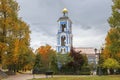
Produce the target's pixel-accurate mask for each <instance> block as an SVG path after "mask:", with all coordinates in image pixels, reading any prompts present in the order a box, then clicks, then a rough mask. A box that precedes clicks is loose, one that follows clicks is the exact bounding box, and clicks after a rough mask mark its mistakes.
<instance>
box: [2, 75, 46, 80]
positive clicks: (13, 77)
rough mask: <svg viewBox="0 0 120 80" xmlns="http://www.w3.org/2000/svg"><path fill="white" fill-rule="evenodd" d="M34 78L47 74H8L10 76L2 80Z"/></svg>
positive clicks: (43, 76)
mask: <svg viewBox="0 0 120 80" xmlns="http://www.w3.org/2000/svg"><path fill="white" fill-rule="evenodd" d="M32 78H46V76H45V75H34V76H33V75H32V74H17V75H13V76H8V78H6V79H2V80H28V79H32Z"/></svg>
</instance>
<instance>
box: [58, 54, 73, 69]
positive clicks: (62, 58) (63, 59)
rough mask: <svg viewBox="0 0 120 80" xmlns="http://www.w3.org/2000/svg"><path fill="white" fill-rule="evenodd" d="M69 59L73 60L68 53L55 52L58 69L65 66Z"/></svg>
mask: <svg viewBox="0 0 120 80" xmlns="http://www.w3.org/2000/svg"><path fill="white" fill-rule="evenodd" d="M71 61H73V59H72V57H71V56H70V53H64V54H61V53H57V62H58V68H59V69H61V68H62V67H65V66H66V65H67V64H68V63H69V62H71Z"/></svg>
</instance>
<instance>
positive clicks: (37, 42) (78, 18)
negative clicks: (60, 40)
mask: <svg viewBox="0 0 120 80" xmlns="http://www.w3.org/2000/svg"><path fill="white" fill-rule="evenodd" d="M17 2H18V4H19V6H20V11H19V17H22V19H23V20H24V21H25V22H26V23H27V24H28V25H29V26H30V30H31V34H30V36H31V47H32V48H33V49H34V50H35V49H37V48H38V47H40V46H42V45H46V44H49V45H51V46H52V47H53V48H56V34H57V31H58V23H57V20H58V19H59V17H61V16H62V15H63V14H62V9H63V8H67V9H68V16H69V18H70V19H71V20H72V22H73V24H72V31H73V47H93V48H100V47H102V46H103V44H104V43H105V37H106V35H107V32H108V30H109V24H108V22H107V20H108V18H109V17H110V16H111V5H112V0H17Z"/></svg>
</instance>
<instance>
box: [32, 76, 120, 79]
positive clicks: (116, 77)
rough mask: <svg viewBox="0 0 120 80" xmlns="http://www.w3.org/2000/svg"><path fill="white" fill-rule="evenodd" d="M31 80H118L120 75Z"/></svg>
mask: <svg viewBox="0 0 120 80" xmlns="http://www.w3.org/2000/svg"><path fill="white" fill-rule="evenodd" d="M31 80H120V75H115V76H61V77H53V78H40V79H31Z"/></svg>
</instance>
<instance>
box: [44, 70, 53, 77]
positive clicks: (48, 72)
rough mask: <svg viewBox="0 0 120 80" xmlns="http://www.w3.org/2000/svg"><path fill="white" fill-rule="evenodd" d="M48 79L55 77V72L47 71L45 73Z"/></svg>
mask: <svg viewBox="0 0 120 80" xmlns="http://www.w3.org/2000/svg"><path fill="white" fill-rule="evenodd" d="M45 75H46V78H47V77H48V76H49V75H51V77H53V72H52V71H47V72H45Z"/></svg>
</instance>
